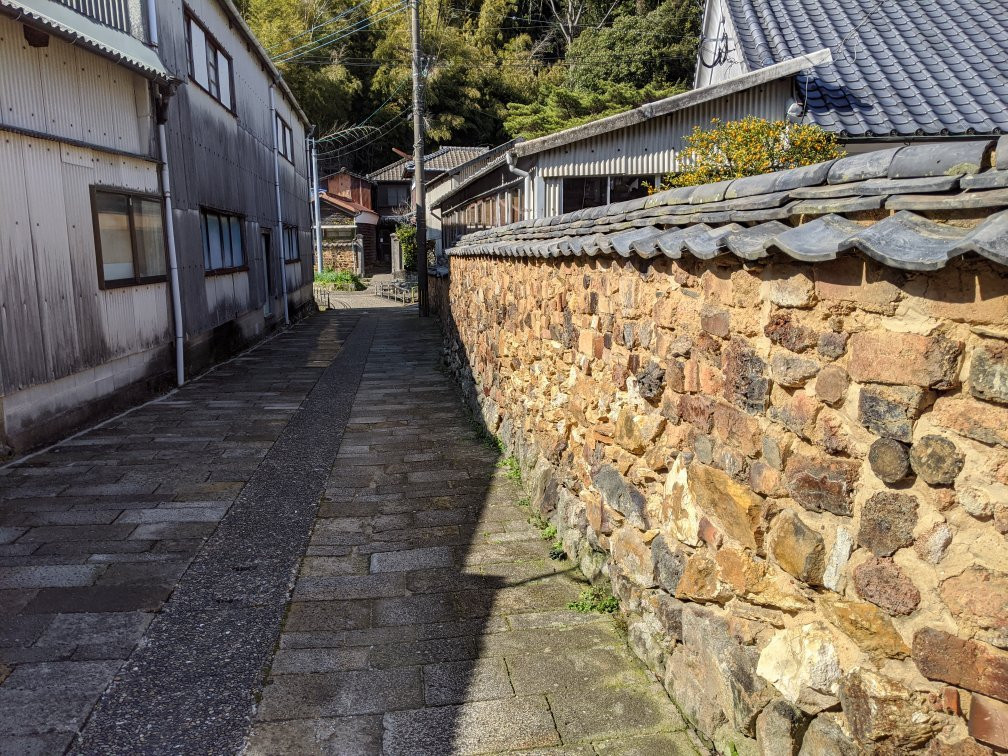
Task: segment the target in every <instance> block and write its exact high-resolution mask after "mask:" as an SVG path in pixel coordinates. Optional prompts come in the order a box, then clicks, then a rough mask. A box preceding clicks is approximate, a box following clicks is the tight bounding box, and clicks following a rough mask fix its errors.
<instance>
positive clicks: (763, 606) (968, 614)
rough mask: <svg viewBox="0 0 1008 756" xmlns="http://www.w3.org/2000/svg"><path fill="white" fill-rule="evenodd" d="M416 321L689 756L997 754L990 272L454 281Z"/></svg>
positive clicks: (531, 265) (504, 268) (494, 272)
mask: <svg viewBox="0 0 1008 756" xmlns="http://www.w3.org/2000/svg"><path fill="white" fill-rule="evenodd" d="M447 285H448V284H447V283H446V282H444V281H439V282H438V284H437V286H440V287H445V286H447ZM435 297H436V298H438V299H439V301H441V302H443V303H444V302H447V303H448V305H449V306H444V305H442V308H441V309H442V318H443V319H445V323H446V329H445V333H446V335H447V341H446V351H447V354H448V358H449V361H450V362H451V364H452V367H453V369H454V370H455V371H456V373H457V375H458V376H459V378H460V380H461V382H462V384H463V387H464V388H465V389H466V391H467V393H468V395H469V397H470V398H471V400H472V402H473V404H474V406H475V407H476V408H477V409H478V411H479V412H480V413H481V414H482V416H483V417H484V419H485V420H486V422H487V424H488V425H489V426H490V430H492V431H493V432H495V433H497V434H499V435H501V437H502V438H504V440H505V441H506V442H507V443H508V444H509V445H510V446H511V447H512V448H513V449H515V450H516V452H517V453H518V454H519V457H520V458H521V459H522V461H523V464H524V466H525V468H526V470H527V471H528V479H529V481H530V485H531V486H532V488H533V494H534V496H533V498H534V501H535V502H536V503H537V505H538V506H539V507H540V509H541V510H542V511H543V512H544V513H545V514H547V515H548V516H550V517H551V518H552V519H553V520H554V521H555V523H556V524H557V526H558V530H559V532H560V535H561V537H562V539H563V542H564V545H565V548H566V550H567V552H568V554H569V555H570V557H571V558H572V559H574V560H575V561H576V562H577V563H578V564H579V565H580V566H581V568H582V570H584V571H585V573H586V574H587V575H588V576H589V577H590V578H592V579H594V580H609V581H611V584H612V586H613V589H614V592H615V593H616V595H617V596H618V598H619V599H620V602H621V606H622V608H623V610H624V611H625V612H626V613H627V615H628V620H629V640H630V642H631V644H632V646H633V647H634V649H635V650H636V651H637V653H638V654H639V655H640V656H641V657H642V658H643V659H644V660H645V661H646V662H647V663H648V664H649V665H650V666H651V667H652V669H654V671H655V672H656V673H657V674H658V675H659V676H660V677H661V679H662V680H663V681H664V684H665V687H666V689H667V690H668V692H669V694H670V695H671V696H672V698H673V699H674V700H675V701H676V702H677V704H678V705H679V706H680V708H681V709H682V710H683V712H684V714H685V715H686V716H687V718H688V719H689V720H690V722H691V723H692V724H693V726H694V728H695V729H696V731H697V732H698V733H699V734H700V736H701V737H703V738H704V739H705V742H706V743H707V744H708V745H709V746H711V747H713V748H715V749H716V750H718V751H720V752H722V753H730V752H732V749H734V751H735V752H737V753H739V754H745V753H757V752H760V749H763V750H762V752H774V753H776V752H781V753H798V752H799V749H800V751H801V753H802V754H817V753H825V752H834V753H857V752H885V753H901V752H910V751H914V750H916V749H924V748H930V749H932V750H931V752H932V753H951V750H950V749H952V748H956V749H957V750H962V749H967V748H968V749H972V750H967V751H966V752H969V753H986V752H988V751H987V750H986V749H987V745H994V746H1001V747H1008V743H1004V742H1001V741H999V740H998V739H999V738H1002V737H1003V730H999V729H998V727H1000V726H1001V724H1002V723H1003V720H1002V719H998V716H999V714H998V712H1004V711H1006V710H1008V704H1006V702H1008V682H1006V681H1008V651H1006V649H1008V574H1006V571H1008V542H1006V537H1005V536H1006V533H1008V431H1006V430H1005V429H1006V428H1008V274H1006V271H1005V269H1004V268H1001V267H999V266H997V265H994V264H992V263H989V262H987V261H983V260H979V259H976V258H960V259H958V260H956V261H954V262H952V263H950V264H949V265H947V266H946V267H945V268H943V269H942V270H939V271H935V272H904V271H895V270H892V269H890V268H885V267H883V266H881V265H879V264H878V263H876V262H873V261H871V260H868V259H866V258H864V257H862V256H860V255H849V256H846V257H842V258H840V259H839V260H837V261H834V262H824V263H819V264H816V265H807V264H800V263H796V262H794V261H792V260H788V259H785V258H782V257H772V258H770V259H768V260H766V261H764V262H761V263H746V262H743V261H741V260H738V259H736V258H721V259H720V260H719V261H701V260H697V259H695V258H692V257H686V256H684V257H683V258H682V259H681V260H679V261H674V260H670V259H667V258H664V257H659V258H656V259H655V260H653V261H651V262H646V261H642V260H639V259H631V260H624V259H618V258H615V259H614V258H583V257H582V258H573V259H563V260H558V259H552V260H529V259H500V258H490V257H485V256H473V257H456V258H454V259H453V261H452V273H451V279H450V290H449V291H445V290H443V289H442V290H441V291H439V292H438V291H436V292H435ZM978 702H979V703H978ZM999 733H1001V734H999ZM972 736H976V738H977V739H978V740H974V739H973V737H972ZM981 742H982V743H986V744H987V745H981Z"/></svg>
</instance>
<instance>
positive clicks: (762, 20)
mask: <svg viewBox="0 0 1008 756" xmlns="http://www.w3.org/2000/svg"><path fill="white" fill-rule="evenodd" d="M725 7H726V8H727V11H728V13H729V14H730V15H731V17H732V19H733V21H734V25H735V28H736V29H737V31H738V35H739V42H740V45H741V48H742V55H743V57H744V59H745V62H746V64H747V65H748V66H749V69H750V70H756V69H759V68H764V67H766V66H768V65H772V64H774V63H777V62H780V61H782V60H786V59H789V58H794V57H796V56H799V55H802V54H806V53H809V52H812V51H815V50H820V49H822V48H824V47H828V48H831V49H833V51H834V59H835V62H834V65H833V66H820V67H818V68H817V69H816V70H815V72H814V73H813V74H812V75H810V76H809V77H808V80H807V81H806V80H805V77H799V88H800V89H801V90H804V89H805V87H806V86H807V89H808V96H807V104H808V114H807V117H808V118H809V119H810V120H811V121H813V122H814V123H817V124H819V125H820V126H823V127H824V128H826V129H828V130H830V131H833V132H837V133H844V134H847V135H850V136H864V135H869V134H874V135H889V134H893V135H900V136H914V135H918V134H920V135H940V134H971V133H973V134H997V133H1003V132H1006V131H1008V108H1005V106H1004V103H1005V100H1006V99H1008V81H1006V79H1005V77H1004V71H1005V69H1006V67H1008V4H1006V3H1004V2H1000V1H999V0H995V1H994V2H991V1H990V0H928V2H918V1H917V0H913V1H912V2H898V3H895V2H894V3H885V4H881V5H880V4H879V3H878V0H816V1H815V2H810V1H809V0H725ZM841 41H843V43H844V44H843V46H842V47H841V46H840V42H841Z"/></svg>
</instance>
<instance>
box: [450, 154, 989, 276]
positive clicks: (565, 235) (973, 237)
mask: <svg viewBox="0 0 1008 756" xmlns="http://www.w3.org/2000/svg"><path fill="white" fill-rule="evenodd" d="M977 141H978V143H979V144H978V145H973V146H968V145H967V146H963V145H962V143H961V142H959V141H952V142H950V146H951V147H952V148H953V149H951V150H950V151H949V152H947V153H942V154H944V155H947V156H951V158H949V159H950V160H960V159H961V158H962V156H963V155H966V156H969V155H973V156H975V155H978V154H981V152H982V151H983V150H984V149H986V147H984V145H988V146H989V144H990V140H977ZM1002 146H1003V147H1005V148H1006V149H1008V144H1006V143H1005V142H1002ZM900 149H901V150H906V151H910V154H909V155H906V158H905V159H904V161H903V165H902V167H899V168H898V170H894V171H890V166H891V165H893V164H894V159H893V158H894V156H899V157H900V158H901V159H902V158H904V155H905V153H904V152H903V151H898V150H886V151H882V154H877V155H875V156H874V157H869V156H865V155H858V156H854V157H852V158H843V159H841V160H838V161H836V162H833V163H821V164H818V165H815V166H808V167H807V168H802V169H797V171H798V172H792V171H784V172H780V173H776V174H769V175H766V176H762V177H755V179H749V178H745V179H736V180H734V181H722V182H719V183H717V184H709V185H705V186H698V187H688V188H683V189H673V190H670V191H666V192H661V193H658V194H655V195H652V196H650V197H646V198H641V199H635V200H629V201H627V202H621V203H618V204H613V205H609V206H603V207H596V208H588V209H586V210H579V211H577V212H573V213H567V214H566V215H560V216H555V217H552V218H540V219H537V220H534V221H521V222H519V223H514V224H512V225H510V226H506V227H503V228H491V229H485V230H482V231H477V232H474V233H472V234H469V235H468V236H465V237H463V238H462V239H461V240H460V244H459V245H458V246H457V247H455V248H454V249H452V250H450V254H451V255H473V254H485V255H504V256H511V257H528V256H531V257H569V256H580V255H585V256H596V255H610V256H612V255H618V256H621V257H632V256H637V257H642V258H651V257H654V256H656V255H664V256H666V257H670V258H679V257H681V256H682V254H683V253H684V252H689V253H690V254H691V255H693V256H695V257H698V258H701V259H705V260H707V259H712V258H715V257H718V256H720V255H727V254H731V255H733V256H735V257H737V258H740V259H743V260H747V261H754V260H759V259H762V258H764V257H766V256H767V255H769V254H773V253H783V254H785V255H787V256H789V257H792V258H794V259H796V260H801V261H805V262H820V261H824V260H831V259H833V258H835V257H837V256H838V255H840V254H844V253H853V252H855V251H859V252H861V253H863V254H865V255H868V256H869V257H872V258H874V259H875V260H878V261H879V262H881V263H883V264H885V265H889V266H891V267H895V268H899V269H903V270H935V269H938V268H941V267H942V266H944V265H945V264H947V262H948V261H949V260H951V259H953V258H955V257H958V256H960V255H964V254H977V255H981V256H983V257H985V258H987V259H988V260H991V261H993V262H995V263H998V264H1001V265H1008V209H1006V208H1008V170H998V169H994V168H990V167H986V165H987V163H989V160H986V159H985V160H981V161H980V163H981V165H980V168H979V173H975V174H970V175H965V176H944V175H941V171H942V170H943V169H944V168H945V165H944V163H946V162H947V161H946V160H944V159H942V160H939V159H938V158H936V157H935V155H937V154H938V153H934V154H932V153H930V152H929V151H928V150H918V149H917V147H915V146H911V147H905V148H900ZM914 153H916V154H914ZM929 155H930V157H929ZM956 165H959V163H956ZM890 173H893V174H899V173H909V174H916V173H923V174H935V175H924V176H914V177H912V178H889V177H888V175H889V174H890ZM864 176H873V177H872V178H863V177H864ZM843 178H851V179H853V180H849V181H848V183H835V182H837V181H840V180H841V179H843ZM756 179H758V180H756ZM812 181H818V182H820V183H819V184H818V185H809V182H812ZM827 182H830V183H827ZM782 185H785V186H789V187H790V186H793V188H790V189H788V190H785V191H774V189H775V188H777V187H779V186H782ZM960 186H961V188H962V189H964V190H967V191H959V188H960ZM757 189H760V190H762V193H754V192H755V191H756V190H757ZM726 198H727V199H726ZM864 211H868V214H867V215H865V214H863V213H864ZM873 211H875V212H873ZM877 211H881V212H877ZM885 211H892V212H893V213H894V214H892V215H887V214H886V212H885ZM913 211H921V212H928V213H931V212H939V213H950V214H951V215H950V217H952V218H955V219H956V220H955V221H954V222H950V223H942V222H939V221H938V220H936V219H935V218H933V217H932V218H925V217H923V216H922V215H919V214H917V213H916V212H913ZM987 212H989V213H990V214H989V215H988V216H987V217H984V213H987ZM841 213H857V214H858V215H857V216H856V217H857V218H858V220H855V219H852V218H845V217H843V216H842V215H841ZM938 217H942V216H938ZM971 218H972V220H970V219H971ZM971 224H972V225H973V228H970V227H969V226H970V225H971Z"/></svg>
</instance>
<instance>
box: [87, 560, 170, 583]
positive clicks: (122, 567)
mask: <svg viewBox="0 0 1008 756" xmlns="http://www.w3.org/2000/svg"><path fill="white" fill-rule="evenodd" d="M96 556H100V557H101V556H107V555H96ZM150 556H151V557H152V558H151V559H150V560H149V561H145V562H143V563H138V562H135V561H131V562H126V563H122V562H119V563H117V564H109V566H108V567H106V568H105V572H103V573H102V576H101V577H100V578H99V579H98V585H139V584H146V583H174V582H175V581H176V580H178V578H179V577H181V575H182V573H183V572H184V571H185V569H186V567H187V566H188V562H187V561H185V560H181V559H166V558H163V557H164V556H166V555H161V556H162V558H161V559H157V558H155V557H156V556H158V555H153V554H152V555H150ZM88 561H89V562H94V561H96V559H95V556H92V557H90V558H89V559H88ZM97 561H99V562H108V561H110V560H108V559H98V560H97Z"/></svg>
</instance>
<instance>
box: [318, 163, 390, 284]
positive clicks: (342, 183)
mask: <svg viewBox="0 0 1008 756" xmlns="http://www.w3.org/2000/svg"><path fill="white" fill-rule="evenodd" d="M322 183H323V185H322V187H321V188H320V189H319V208H320V216H321V219H322V223H321V225H322V257H323V260H324V261H325V264H326V265H327V266H328V267H331V268H334V269H338V270H353V271H354V272H356V273H358V274H359V275H365V276H371V275H374V274H375V273H376V272H381V271H380V270H379V262H378V258H377V238H378V231H377V229H378V214H377V213H376V212H375V211H374V185H373V184H372V183H371V182H370V181H368V180H367V178H365V177H364V176H359V175H357V174H356V173H351V172H350V171H347V170H341V171H339V172H338V173H334V174H332V175H330V176H326V177H325V178H323V179H322ZM358 236H359V237H360V243H361V257H362V259H361V261H360V265H359V266H358V263H357V261H356V260H354V259H353V258H351V257H348V256H347V255H346V254H344V253H343V252H344V248H345V247H346V246H347V245H348V244H349V243H352V242H353V240H354V239H355V238H356V237H358ZM337 250H338V251H337ZM351 260H352V262H351Z"/></svg>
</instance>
